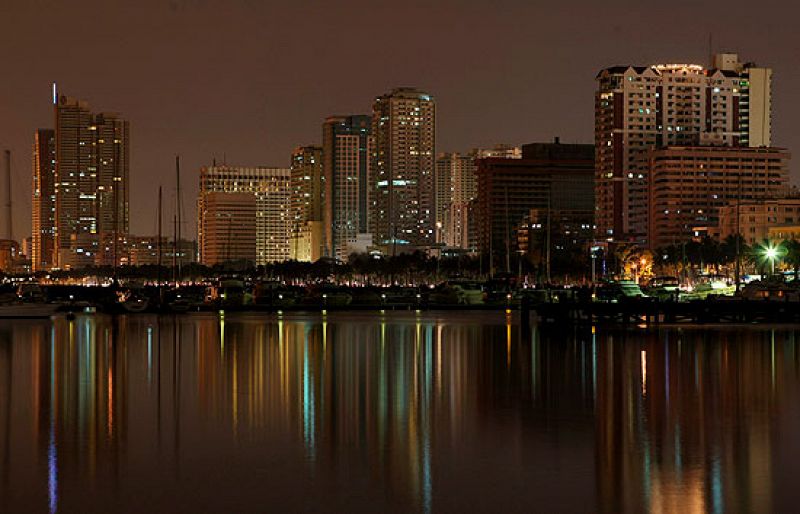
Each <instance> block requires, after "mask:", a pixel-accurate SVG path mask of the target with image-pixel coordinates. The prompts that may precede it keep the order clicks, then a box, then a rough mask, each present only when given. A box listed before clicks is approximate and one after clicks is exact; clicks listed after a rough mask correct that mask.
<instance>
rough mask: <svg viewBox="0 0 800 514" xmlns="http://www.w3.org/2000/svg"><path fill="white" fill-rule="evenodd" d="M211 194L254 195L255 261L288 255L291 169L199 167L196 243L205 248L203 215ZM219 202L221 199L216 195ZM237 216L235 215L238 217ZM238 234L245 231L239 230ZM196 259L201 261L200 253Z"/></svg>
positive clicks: (275, 258) (277, 260)
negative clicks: (198, 258)
mask: <svg viewBox="0 0 800 514" xmlns="http://www.w3.org/2000/svg"><path fill="white" fill-rule="evenodd" d="M211 193H237V194H238V193H247V194H251V195H254V196H255V202H256V208H255V217H254V218H253V219H252V220H251V222H252V224H253V225H254V226H255V232H253V233H254V234H255V236H254V237H255V248H256V264H257V265H264V264H268V263H271V262H282V261H285V260H287V259H289V257H290V244H289V241H290V237H291V228H292V217H291V208H290V202H291V170H289V169H288V168H266V167H255V168H253V167H251V168H247V167H233V166H208V167H204V168H201V170H200V191H199V194H198V199H197V219H198V221H197V231H198V233H197V239H198V240H197V242H198V246H199V247H200V248H201V251H202V248H204V247H207V245H206V241H205V238H206V236H207V235H206V234H205V233H204V232H203V217H204V216H205V217H206V218H207V217H208V210H210V209H211V208H212V205H211V204H210V203H209V199H208V196H209V195H210V194H211ZM215 201H216V202H217V204H219V203H220V202H221V201H222V199H219V198H216V199H215ZM240 219H241V218H237V222H238V220H240ZM242 233H245V231H244V229H242ZM200 262H203V263H205V262H206V261H205V255H203V254H202V253H201V256H200Z"/></svg>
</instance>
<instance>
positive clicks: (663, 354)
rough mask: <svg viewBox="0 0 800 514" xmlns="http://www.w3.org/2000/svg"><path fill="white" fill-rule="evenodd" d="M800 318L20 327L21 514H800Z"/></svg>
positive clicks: (10, 352)
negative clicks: (587, 323)
mask: <svg viewBox="0 0 800 514" xmlns="http://www.w3.org/2000/svg"><path fill="white" fill-rule="evenodd" d="M798 334H800V332H798V329H796V328H786V327H752V326H748V327H714V328H705V329H704V328H699V327H695V328H680V329H678V328H672V329H662V330H660V331H655V330H653V331H644V330H641V329H633V330H628V331H623V330H616V331H615V330H602V329H598V330H597V331H596V332H594V333H593V332H592V331H589V330H584V331H577V330H575V329H559V330H554V331H552V332H550V333H547V332H543V331H538V330H534V332H533V334H532V335H531V336H530V337H528V338H521V337H520V332H519V330H518V323H517V320H516V318H515V317H514V316H511V315H506V314H503V313H438V314H437V313H421V314H415V313H413V312H412V313H386V314H385V315H381V314H377V313H375V314H373V313H358V314H339V313H337V314H329V315H327V316H324V317H323V316H321V315H316V314H309V315H301V314H292V315H288V314H287V315H284V316H278V315H267V316H264V315H259V316H255V315H230V314H229V315H227V316H224V317H222V318H221V317H219V316H216V315H191V316H182V317H177V318H173V317H162V318H158V317H149V316H134V317H127V318H118V319H116V320H114V319H112V318H107V317H103V316H96V317H92V316H89V317H78V318H77V319H76V320H74V321H67V320H65V319H58V320H55V321H53V322H50V321H43V322H38V321H15V322H9V321H2V322H0V511H3V512H12V511H20V512H22V511H24V512H109V511H127V512H143V511H171V512H176V511H180V512H197V511H203V512H248V511H259V512H264V511H272V512H296V511H317V512H320V511H331V512H381V511H386V512H409V511H411V512H466V511H472V512H531V511H546V512H590V511H605V512H623V511H630V512H641V511H647V510H649V511H654V512H691V511H711V512H790V511H794V510H795V507H796V505H795V503H796V500H797V499H798V498H800V492H798V489H797V486H796V477H797V476H800V464H799V463H800V353H799V352H800V348H798V344H799V342H800V338H799V337H798Z"/></svg>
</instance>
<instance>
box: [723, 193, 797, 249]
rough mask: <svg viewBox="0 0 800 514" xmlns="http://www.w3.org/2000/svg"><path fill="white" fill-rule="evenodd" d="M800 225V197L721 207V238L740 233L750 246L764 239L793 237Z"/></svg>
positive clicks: (751, 201) (748, 201) (745, 202)
mask: <svg viewBox="0 0 800 514" xmlns="http://www.w3.org/2000/svg"><path fill="white" fill-rule="evenodd" d="M798 226H800V197H786V198H769V199H762V200H743V201H741V202H739V201H733V202H730V203H728V204H727V205H725V206H723V207H720V209H719V237H720V240H721V241H724V240H725V239H727V238H728V237H730V236H733V235H736V234H737V233H738V234H741V236H742V239H743V240H744V242H745V243H747V244H749V245H751V244H753V243H758V242H760V241H763V240H764V239H768V238H772V237H777V238H778V239H792V237H794V236H795V235H796V232H797V230H796V229H797V227H798Z"/></svg>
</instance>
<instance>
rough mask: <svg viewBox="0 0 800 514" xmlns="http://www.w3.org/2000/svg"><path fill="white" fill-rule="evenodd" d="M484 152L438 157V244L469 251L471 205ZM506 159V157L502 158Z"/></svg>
mask: <svg viewBox="0 0 800 514" xmlns="http://www.w3.org/2000/svg"><path fill="white" fill-rule="evenodd" d="M480 152H481V151H480V150H473V151H472V152H470V153H468V154H460V153H457V152H456V153H442V154H439V156H438V157H437V158H436V179H435V190H436V193H435V198H436V211H435V212H436V236H437V237H436V239H437V241H436V242H438V243H444V244H446V245H447V246H452V247H457V248H464V249H466V248H468V247H469V245H468V240H467V239H468V238H467V232H468V229H467V223H468V218H467V205H468V204H469V202H470V201H472V200H473V199H474V198H475V196H476V194H477V180H476V176H475V172H476V170H477V165H476V160H477V159H478V158H479V157H478V156H479V155H481V153H480ZM499 158H503V157H499Z"/></svg>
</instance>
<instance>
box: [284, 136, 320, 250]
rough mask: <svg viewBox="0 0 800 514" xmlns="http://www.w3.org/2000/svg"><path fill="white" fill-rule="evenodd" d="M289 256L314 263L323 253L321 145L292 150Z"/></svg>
mask: <svg viewBox="0 0 800 514" xmlns="http://www.w3.org/2000/svg"><path fill="white" fill-rule="evenodd" d="M290 170H291V175H292V178H291V214H292V239H291V243H290V252H289V253H290V255H289V256H290V258H291V259H294V260H298V261H305V262H314V261H316V260H317V259H319V258H320V257H321V256H322V251H323V239H322V234H321V232H320V230H319V228H320V226H321V221H322V209H323V181H322V147H321V146H313V145H311V146H300V147H298V148H295V150H294V152H292V164H291V167H290Z"/></svg>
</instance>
